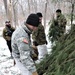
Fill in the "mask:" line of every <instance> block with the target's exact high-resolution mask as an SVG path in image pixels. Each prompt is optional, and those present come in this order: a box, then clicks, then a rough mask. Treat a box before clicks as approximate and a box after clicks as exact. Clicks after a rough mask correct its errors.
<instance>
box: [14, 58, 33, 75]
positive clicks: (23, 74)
mask: <svg viewBox="0 0 75 75" xmlns="http://www.w3.org/2000/svg"><path fill="white" fill-rule="evenodd" d="M15 61H16V65H15V67H17V68H19V70H20V71H21V75H32V74H31V73H30V71H28V70H27V69H26V67H25V66H24V65H23V64H22V63H21V62H20V61H19V59H15Z"/></svg>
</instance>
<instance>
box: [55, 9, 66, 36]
mask: <svg viewBox="0 0 75 75" xmlns="http://www.w3.org/2000/svg"><path fill="white" fill-rule="evenodd" d="M56 22H57V23H58V28H59V36H58V37H61V36H62V35H63V34H64V33H65V30H66V23H67V20H66V18H65V16H64V15H63V14H62V12H61V10H60V9H58V10H56Z"/></svg>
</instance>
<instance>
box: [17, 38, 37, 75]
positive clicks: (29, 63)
mask: <svg viewBox="0 0 75 75" xmlns="http://www.w3.org/2000/svg"><path fill="white" fill-rule="evenodd" d="M17 46H18V49H19V52H20V59H21V62H22V63H23V65H24V66H25V67H27V69H28V70H29V71H31V72H32V73H34V72H36V67H35V64H34V62H33V60H32V58H31V57H30V51H31V48H30V46H29V42H28V40H27V39H26V38H25V37H22V38H20V39H17ZM33 75H34V74H33Z"/></svg>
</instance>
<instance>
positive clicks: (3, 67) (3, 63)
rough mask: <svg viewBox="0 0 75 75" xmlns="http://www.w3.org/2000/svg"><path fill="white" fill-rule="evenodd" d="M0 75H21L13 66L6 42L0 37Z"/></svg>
mask: <svg viewBox="0 0 75 75" xmlns="http://www.w3.org/2000/svg"><path fill="white" fill-rule="evenodd" d="M0 75H21V74H20V71H19V69H18V68H17V67H15V66H14V63H13V59H12V58H11V57H10V52H9V49H8V47H7V45H6V41H5V40H4V39H3V38H2V37H0Z"/></svg>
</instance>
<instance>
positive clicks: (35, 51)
mask: <svg viewBox="0 0 75 75" xmlns="http://www.w3.org/2000/svg"><path fill="white" fill-rule="evenodd" d="M38 54H39V53H38V49H37V47H36V46H34V45H33V46H32V51H31V58H32V59H33V60H34V61H36V60H37V59H38Z"/></svg>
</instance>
